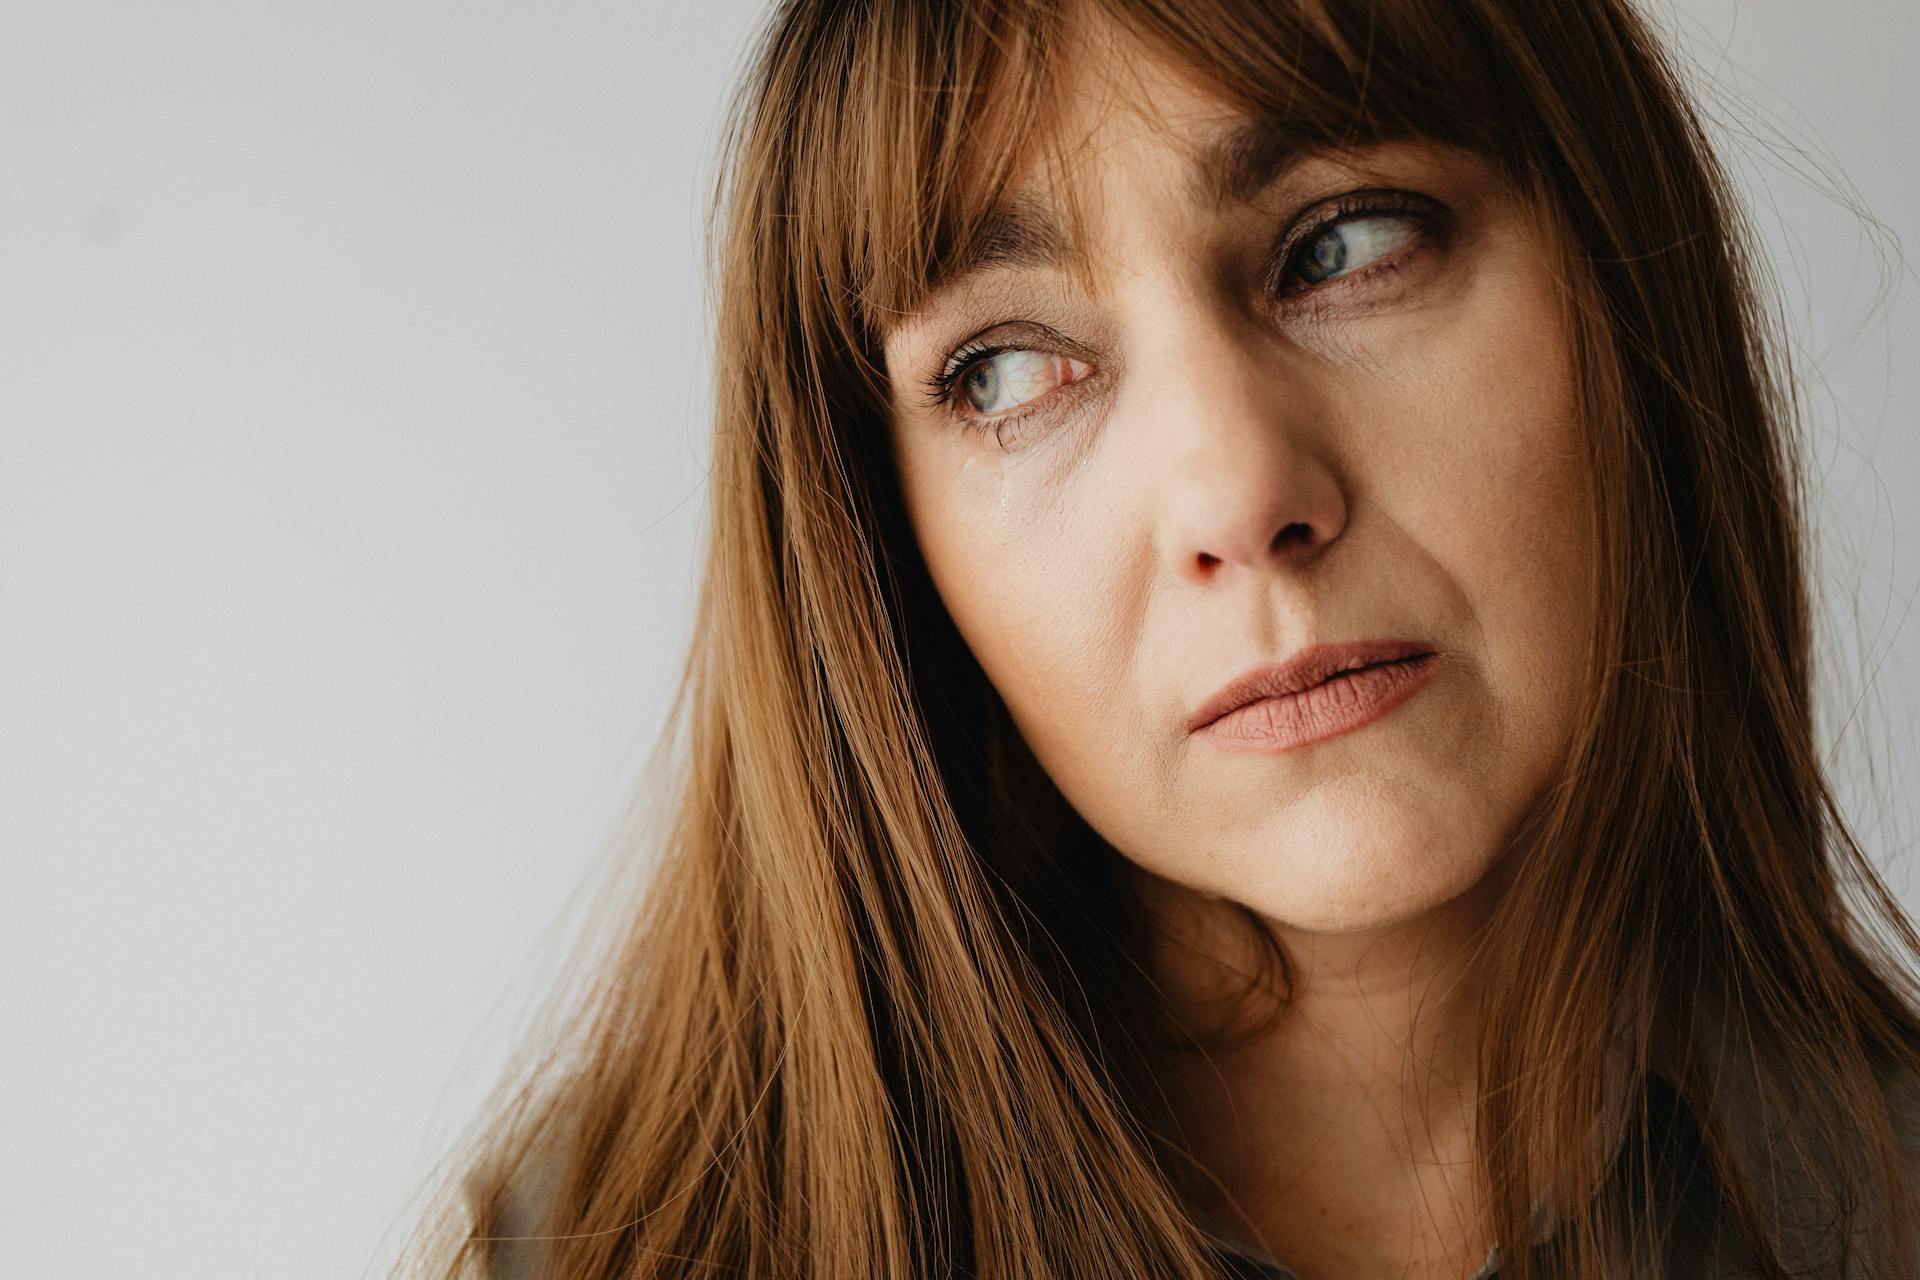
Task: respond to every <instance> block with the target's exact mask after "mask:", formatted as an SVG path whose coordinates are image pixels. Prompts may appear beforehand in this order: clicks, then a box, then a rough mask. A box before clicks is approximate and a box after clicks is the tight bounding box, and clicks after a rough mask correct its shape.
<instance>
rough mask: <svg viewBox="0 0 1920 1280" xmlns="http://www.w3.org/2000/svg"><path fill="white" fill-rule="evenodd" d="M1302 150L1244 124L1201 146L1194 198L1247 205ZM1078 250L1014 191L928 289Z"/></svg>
mask: <svg viewBox="0 0 1920 1280" xmlns="http://www.w3.org/2000/svg"><path fill="white" fill-rule="evenodd" d="M1300 155H1301V151H1300V149H1299V148H1298V147H1297V146H1295V145H1294V144H1293V143H1291V142H1290V141H1288V140H1286V139H1284V138H1282V137H1281V136H1280V135H1279V134H1278V133H1277V132H1276V131H1274V130H1273V129H1271V128H1268V127H1266V126H1265V125H1263V124H1261V123H1259V122H1257V121H1256V122H1253V123H1249V124H1244V125H1241V126H1240V127H1238V128H1236V129H1234V130H1233V131H1231V132H1230V133H1228V134H1226V135H1225V136H1224V137H1222V138H1219V139H1217V140H1215V141H1213V142H1210V143H1208V144H1206V145H1205V146H1203V147H1202V148H1201V149H1200V151H1199V153H1198V155H1197V156H1196V157H1195V161H1194V172H1195V178H1196V184H1195V192H1194V194H1195V198H1196V199H1197V200H1198V201H1199V202H1201V203H1202V204H1206V205H1210V206H1211V207H1213V208H1216V209H1218V208H1224V207H1226V206H1228V205H1233V204H1244V203H1246V202H1247V201H1249V200H1251V199H1252V198H1253V197H1254V196H1256V195H1258V194H1259V193H1260V192H1261V191H1262V190H1264V189H1265V188H1266V187H1267V186H1268V185H1269V184H1271V183H1272V182H1273V180H1274V179H1275V178H1277V177H1278V176H1279V175H1280V174H1281V173H1282V172H1283V171H1284V170H1285V169H1286V168H1287V167H1288V166H1289V165H1291V164H1293V163H1294V162H1295V161H1296V160H1298V159H1299V158H1300ZM1078 252H1079V251H1078V249H1077V248H1076V247H1075V246H1074V245H1073V244H1072V242H1071V240H1070V238H1069V236H1068V235H1067V233H1066V231H1065V230H1064V229H1063V228H1062V227H1061V226H1060V224H1059V222H1058V221H1057V220H1056V219H1055V218H1054V216H1053V214H1052V213H1050V212H1049V211H1048V210H1047V209H1046V208H1044V207H1043V206H1042V205H1040V204H1039V203H1038V202H1037V201H1035V200H1033V199H1032V198H1031V197H1028V196H1015V197H1014V198H1012V199H1010V200H1008V201H1006V202H1005V203H1004V204H1001V205H1000V206H998V207H996V208H994V209H991V210H989V211H988V212H987V213H986V215H985V216H984V217H982V219H981V221H980V224H979V226H978V228H977V229H976V230H975V232H974V234H973V236H972V237H971V238H970V239H969V240H968V241H967V243H966V244H965V245H964V246H963V247H962V248H961V249H960V250H959V252H957V253H955V254H954V255H953V256H952V257H951V258H949V259H948V260H947V261H946V262H944V263H942V264H941V265H940V268H939V270H938V271H937V273H936V274H935V277H934V279H933V280H932V281H931V282H930V289H929V291H930V292H931V291H937V290H941V289H946V288H951V287H953V286H954V285H957V284H958V283H959V282H960V281H962V280H964V279H966V278H967V277H968V276H971V275H975V274H977V273H979V272H983V271H990V270H995V269H999V270H1020V269H1023V268H1024V269H1037V268H1045V267H1054V266H1059V265H1061V264H1062V263H1064V262H1067V261H1068V260H1070V259H1072V258H1074V257H1075V256H1076V255H1077V253H1078Z"/></svg>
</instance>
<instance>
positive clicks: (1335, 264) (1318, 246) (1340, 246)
mask: <svg viewBox="0 0 1920 1280" xmlns="http://www.w3.org/2000/svg"><path fill="white" fill-rule="evenodd" d="M1307 258H1308V265H1309V266H1310V267H1311V268H1312V270H1313V271H1314V273H1315V275H1314V279H1316V280H1324V279H1326V278H1327V277H1328V276H1330V275H1332V274H1333V273H1334V272H1336V271H1338V270H1340V268H1342V267H1344V266H1346V265H1347V242H1346V241H1344V240H1342V239H1341V238H1340V237H1339V236H1338V235H1337V234H1335V233H1334V232H1332V231H1329V232H1327V233H1326V234H1325V235H1322V236H1320V237H1319V238H1318V239H1316V240H1315V241H1314V242H1313V251H1312V252H1311V253H1310V254H1308V255H1307Z"/></svg>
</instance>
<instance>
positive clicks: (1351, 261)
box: [1274, 191, 1448, 295]
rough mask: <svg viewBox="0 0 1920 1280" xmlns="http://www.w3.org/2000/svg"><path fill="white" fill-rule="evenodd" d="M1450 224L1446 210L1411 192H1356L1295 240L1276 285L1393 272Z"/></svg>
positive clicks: (1286, 289) (1297, 287) (1292, 289)
mask: <svg viewBox="0 0 1920 1280" xmlns="http://www.w3.org/2000/svg"><path fill="white" fill-rule="evenodd" d="M1447 225H1448V219H1447V213H1446V209H1445V206H1443V205H1440V204H1439V203H1438V202H1437V201H1433V200H1430V199H1428V198H1427V197H1425V196H1420V195H1416V194H1414V193H1413V192H1411V191H1368V192H1354V193H1352V194H1350V195H1347V196H1344V197H1342V198H1341V199H1340V201H1339V202H1338V204H1337V205H1336V207H1335V208H1334V209H1333V210H1331V211H1330V212H1329V213H1328V214H1327V215H1326V216H1324V217H1322V218H1320V219H1318V220H1317V221H1315V222H1313V223H1311V224H1310V225H1309V226H1308V227H1307V229H1306V230H1305V231H1304V232H1302V233H1301V234H1300V235H1298V236H1295V237H1293V238H1292V239H1291V241H1290V243H1289V246H1288V247H1287V248H1286V249H1285V250H1284V251H1283V253H1282V255H1281V268H1280V271H1279V273H1278V276H1277V278H1276V279H1275V281H1274V283H1275V285H1276V287H1277V291H1278V292H1279V293H1280V294H1282V295H1286V294H1297V293H1304V292H1306V291H1308V290H1312V289H1317V288H1319V287H1320V286H1322V285H1328V284H1332V283H1334V282H1337V281H1342V280H1349V279H1351V280H1353V281H1354V282H1355V283H1357V282H1358V281H1359V279H1361V278H1363V277H1367V276H1372V275H1375V274H1377V273H1379V272H1386V271H1392V270H1394V269H1396V268H1397V267H1398V266H1399V265H1400V263H1401V262H1403V261H1404V260H1405V259H1406V258H1407V257H1409V256H1410V255H1411V254H1413V253H1414V252H1416V251H1417V250H1418V249H1419V248H1420V247H1421V245H1422V244H1424V243H1425V242H1426V241H1427V240H1428V239H1429V238H1430V237H1432V236H1433V235H1435V234H1437V233H1441V232H1443V231H1444V230H1445V228H1446V227H1447Z"/></svg>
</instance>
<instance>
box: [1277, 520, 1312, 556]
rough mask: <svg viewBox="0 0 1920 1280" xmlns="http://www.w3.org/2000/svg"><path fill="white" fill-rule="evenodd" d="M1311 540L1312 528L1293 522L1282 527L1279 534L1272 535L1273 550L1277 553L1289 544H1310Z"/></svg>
mask: <svg viewBox="0 0 1920 1280" xmlns="http://www.w3.org/2000/svg"><path fill="white" fill-rule="evenodd" d="M1312 540H1313V528H1312V526H1310V525H1307V524H1302V523H1300V522H1299V521H1295V522H1294V523H1292V524H1289V525H1282V526H1281V527H1280V532H1278V533H1276V534H1274V535H1273V549H1274V550H1275V551H1278V550H1279V549H1280V548H1282V547H1284V546H1286V545H1287V544H1288V543H1289V542H1311V541H1312Z"/></svg>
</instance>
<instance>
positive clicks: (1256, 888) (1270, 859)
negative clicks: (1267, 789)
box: [1226, 831, 1489, 934]
mask: <svg viewBox="0 0 1920 1280" xmlns="http://www.w3.org/2000/svg"><path fill="white" fill-rule="evenodd" d="M1485 852H1486V851H1485V849H1482V850H1480V851H1477V852H1475V851H1470V850H1469V849H1467V848H1461V847H1455V846H1452V845H1451V844H1450V843H1447V844H1437V843H1436V842H1435V841H1434V840H1432V839H1431V838H1428V839H1426V840H1423V841H1416V840H1395V839H1382V838H1380V834H1379V833H1377V832H1375V833H1359V832H1352V831H1347V832H1344V833H1343V832H1338V831H1333V832H1328V833H1327V835H1326V836H1325V837H1324V838H1323V839H1309V840H1302V839H1300V838H1299V837H1298V835H1297V834H1296V835H1294V836H1291V837H1290V838H1289V839H1287V840H1285V841H1283V842H1281V843H1280V845H1279V847H1278V848H1277V849H1276V848H1275V847H1274V845H1272V844H1269V845H1267V846H1266V847H1265V848H1264V849H1260V850H1251V849H1250V850H1248V851H1247V853H1246V855H1245V857H1244V859H1243V860H1242V861H1240V863H1239V870H1240V871H1241V872H1242V874H1241V875H1239V876H1236V877H1235V878H1236V879H1237V880H1239V884H1237V885H1236V886H1233V887H1230V888H1228V889H1227V891H1226V896H1228V897H1232V898H1235V899H1237V900H1239V901H1240V902H1242V903H1244V904H1245V905H1247V906H1249V907H1251V908H1253V909H1254V910H1255V911H1257V912H1259V913H1260V914H1261V915H1262V916H1265V917H1266V918H1267V919H1268V920H1270V921H1272V922H1273V923H1274V924H1276V925H1279V926H1282V927H1284V928H1287V929H1290V930H1295V931H1298V932H1302V933H1319V934H1343V933H1366V932H1377V931H1380V930H1384V929H1390V928H1392V927H1394V926H1396V925H1400V924H1405V923H1408V922H1410V921H1414V920H1418V919H1420V918H1421V917H1423V916H1426V915H1428V914H1429V913H1431V912H1433V911H1434V910H1436V909H1438V908H1440V907H1442V906H1445V905H1446V904H1447V903H1448V902H1451V901H1453V900H1454V899H1455V898H1458V897H1459V896H1460V895H1461V894H1463V893H1465V892H1466V891H1467V890H1469V889H1471V888H1473V886H1474V885H1476V884H1478V883H1479V882H1480V880H1481V879H1482V878H1483V877H1484V876H1485V875H1486V873H1487V871H1488V870H1489V865H1488V863H1489V859H1488V858H1487V857H1486V856H1485Z"/></svg>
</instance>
